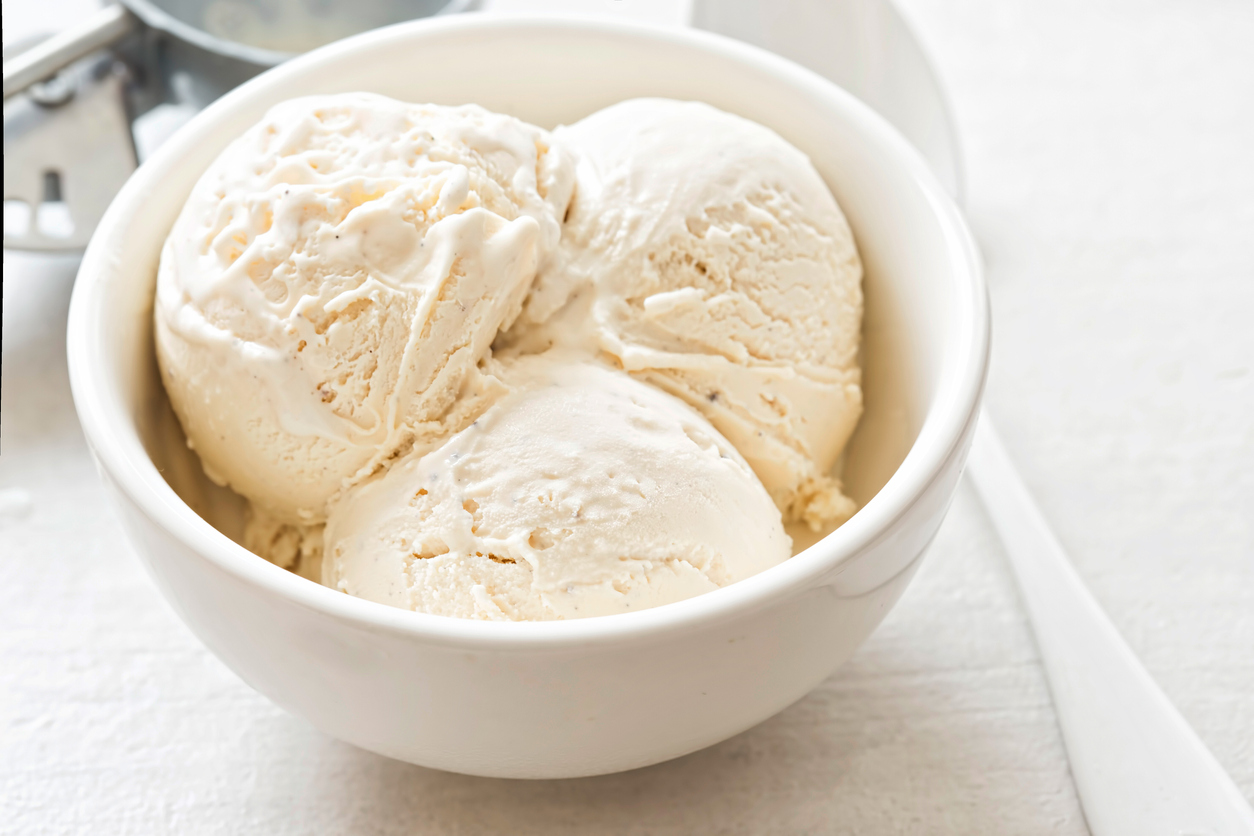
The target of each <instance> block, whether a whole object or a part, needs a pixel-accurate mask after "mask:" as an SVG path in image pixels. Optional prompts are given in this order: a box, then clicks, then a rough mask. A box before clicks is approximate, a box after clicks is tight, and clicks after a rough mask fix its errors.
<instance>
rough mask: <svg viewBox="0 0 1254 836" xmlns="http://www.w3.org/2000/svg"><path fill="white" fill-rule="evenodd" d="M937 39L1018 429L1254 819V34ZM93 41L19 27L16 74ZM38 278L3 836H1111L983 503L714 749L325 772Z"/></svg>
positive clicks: (14, 313) (3, 697) (1052, 23)
mask: <svg viewBox="0 0 1254 836" xmlns="http://www.w3.org/2000/svg"><path fill="white" fill-rule="evenodd" d="M904 5H905V8H906V11H907V12H908V13H909V15H910V16H911V17H912V18H913V19H914V21H915V22H916V23H917V24H918V28H919V30H920V34H921V35H922V37H923V39H924V40H925V41H926V43H927V44H928V46H929V47H930V48H931V50H932V51H933V53H934V55H935V57H936V59H937V63H938V65H939V69H940V71H941V73H942V75H943V76H944V77H945V79H946V82H947V84H948V86H949V89H950V92H951V94H952V97H953V101H954V104H955V107H956V110H957V116H958V121H959V127H960V129H961V132H962V135H963V140H964V144H965V146H966V158H967V167H968V182H969V192H968V194H969V199H968V203H969V209H970V216H971V221H972V225H973V227H974V229H975V231H976V234H977V236H978V238H979V240H980V243H981V245H982V246H983V248H984V252H985V255H986V257H987V261H988V267H989V279H990V284H991V286H992V293H993V302H994V309H995V316H996V320H995V322H996V326H995V344H996V347H995V351H994V371H993V378H992V383H991V389H990V409H991V411H992V413H993V414H994V415H996V416H997V418H998V419H999V424H1000V428H1001V430H1002V433H1003V435H1004V436H1005V438H1006V442H1007V444H1008V446H1009V447H1010V449H1011V451H1012V453H1013V454H1014V455H1015V456H1016V458H1017V459H1018V462H1019V464H1020V466H1021V468H1022V471H1023V473H1024V475H1025V477H1026V479H1027V481H1028V483H1029V485H1030V487H1031V488H1032V490H1033V491H1034V492H1035V494H1036V496H1037V497H1038V499H1039V501H1040V503H1041V505H1042V507H1043V509H1044V511H1045V513H1046V515H1047V516H1048V517H1049V519H1050V520H1051V521H1052V523H1053V524H1054V526H1055V528H1056V530H1057V531H1058V533H1059V535H1060V537H1061V539H1062V541H1063V542H1064V543H1065V544H1066V545H1067V546H1068V548H1069V549H1070V551H1071V553H1072V555H1073V557H1074V559H1075V562H1076V564H1077V566H1078V567H1079V569H1080V572H1081V574H1082V575H1083V576H1084V577H1085V579H1086V580H1088V582H1089V583H1090V584H1091V585H1092V587H1093V589H1094V591H1095V593H1096V594H1097V597H1098V598H1099V600H1100V601H1101V602H1102V603H1103V604H1104V605H1105V606H1106V607H1107V609H1108V610H1109V612H1110V614H1111V616H1112V618H1113V619H1114V621H1115V623H1116V624H1117V626H1118V627H1119V629H1120V630H1121V631H1122V632H1123V634H1124V635H1125V636H1126V637H1127V639H1128V641H1129V642H1130V643H1131V644H1132V646H1133V648H1134V649H1135V650H1136V651H1137V653H1138V654H1140V656H1141V658H1142V659H1143V660H1144V661H1145V663H1146V665H1147V666H1148V667H1149V669H1150V671H1151V673H1152V674H1153V675H1154V676H1155V677H1156V678H1157V679H1158V681H1159V682H1160V683H1161V684H1162V685H1163V687H1164V688H1165V690H1166V691H1167V693H1168V695H1169V696H1170V697H1171V698H1172V699H1173V700H1174V701H1175V703H1176V704H1177V705H1178V706H1179V707H1180V709H1181V711H1182V712H1183V713H1184V715H1185V716H1186V718H1188V720H1189V721H1190V722H1191V723H1192V724H1193V725H1194V727H1195V728H1196V729H1197V730H1198V732H1199V733H1200V734H1201V736H1202V738H1203V739H1204V740H1205V741H1206V743H1207V744H1208V745H1209V746H1210V747H1211V749H1212V751H1214V753H1215V754H1216V756H1217V757H1218V758H1219V760H1220V762H1221V763H1222V764H1223V765H1224V766H1225V767H1226V768H1227V769H1228V770H1229V771H1230V773H1231V774H1232V775H1233V777H1234V778H1235V780H1236V782H1237V784H1238V786H1240V787H1241V788H1242V790H1243V791H1244V792H1245V794H1246V796H1247V797H1250V796H1254V697H1251V694H1254V150H1252V149H1254V58H1251V54H1252V53H1251V51H1250V44H1251V43H1254V4H1251V3H1249V2H1248V1H1247V0H1196V2H1181V0H1119V1H1118V2H1116V1H1115V0H1105V1H1104V2H1100V3H1099V2H1091V0H1059V1H1058V2H1053V3H1047V4H1043V3H1034V2H1030V0H1013V2H1011V1H1010V0H958V1H957V2H953V1H948V2H947V1H946V0H907V2H905V3H904ZM91 6H92V2H91V0H6V2H5V3H4V18H5V19H4V24H5V26H4V29H5V39H6V40H11V39H13V38H15V37H18V36H20V35H21V34H22V33H23V32H25V31H30V30H31V29H36V28H53V27H56V26H57V25H59V24H63V23H64V22H65V21H67V20H70V19H73V18H74V17H75V16H77V15H78V14H80V13H81V12H82V11H83V10H86V9H89V8H90V7H91ZM4 258H5V277H4V348H3V407H2V409H3V416H2V420H3V453H2V455H0V578H2V579H3V581H2V582H0V832H12V833H22V834H28V833H45V832H46V833H123V832H129V833H165V832H168V833H179V834H199V833H222V834H228V833H240V832H264V833H272V834H288V833H291V834H297V833H349V832H354V833H465V834H477V833H487V832H497V831H500V832H510V833H519V834H530V833H536V834H540V833H545V834H550V833H591V832H597V833H600V832H606V833H608V832H614V833H640V834H643V833H654V834H672V833H674V834H681V833H685V834H686V833H694V832H699V833H876V834H891V833H920V832H928V833H943V834H964V835H967V834H1019V833H1023V834H1036V833H1063V834H1072V833H1084V832H1085V827H1084V822H1083V818H1082V817H1081V814H1080V812H1079V808H1078V807H1077V804H1076V799H1075V793H1074V790H1073V788H1072V784H1071V779H1070V776H1069V774H1068V771H1067V766H1066V761H1065V758H1064V754H1063V750H1062V747H1061V743H1060V740H1059V736H1058V732H1057V729H1056V726H1055V723H1054V718H1053V714H1052V712H1051V709H1050V704H1049V697H1048V693H1047V691H1046V688H1045V683H1044V681H1043V678H1042V674H1041V670H1040V667H1039V665H1038V663H1037V656H1036V651H1035V649H1034V647H1033V645H1032V642H1031V638H1030V635H1029V633H1028V631H1027V628H1026V626H1025V623H1024V619H1023V615H1022V612H1021V609H1020V606H1019V604H1018V601H1017V600H1016V598H1015V594H1014V590H1013V586H1012V585H1011V582H1010V580H1009V578H1008V576H1007V572H1006V570H1005V568H1004V567H1003V565H1002V562H1001V561H1002V558H1001V555H1000V554H999V549H1000V547H999V545H998V544H997V542H996V541H995V539H994V537H993V535H992V533H991V529H990V528H989V525H988V522H987V520H986V519H985V518H984V516H983V513H982V510H981V509H980V507H979V505H978V503H977V501H976V500H975V499H974V497H973V495H972V494H971V492H970V491H969V490H968V489H966V488H965V487H964V488H963V490H962V491H961V492H960V493H959V496H958V498H957V501H956V502H955V505H954V508H953V511H952V513H951V514H950V517H949V519H948V521H947V522H946V524H945V527H944V528H943V530H942V532H941V535H940V537H939V538H938V539H937V542H936V545H935V548H934V549H933V553H932V554H931V555H930V557H929V558H928V560H927V562H926V563H925V565H924V568H923V570H922V572H921V573H920V575H919V577H918V579H917V580H916V581H915V583H914V585H913V586H912V587H911V589H910V590H909V592H908V593H907V594H906V596H905V598H904V599H903V600H902V602H901V603H900V604H899V605H898V607H897V608H896V610H894V612H893V613H892V614H891V615H890V616H889V618H888V620H887V621H886V622H885V623H884V625H883V626H882V627H881V628H880V630H879V631H878V632H877V633H876V634H875V635H874V637H873V638H872V639H871V640H870V641H869V642H868V643H867V644H866V646H865V647H864V648H863V649H861V650H860V651H859V652H858V654H857V655H856V656H855V657H854V659H853V660H852V661H851V662H850V663H849V664H848V665H846V666H845V667H844V668H843V669H842V670H841V671H840V672H839V673H837V674H836V675H835V676H833V677H832V678H831V679H829V680H828V681H827V682H825V683H824V684H823V685H822V686H820V687H819V688H818V689H817V690H816V691H815V692H814V693H812V694H811V695H810V696H809V697H807V698H806V699H804V700H802V701H801V702H800V703H798V704H797V705H795V706H793V707H792V708H790V709H788V710H787V711H785V712H783V713H782V714H780V715H779V716H777V717H776V718H774V719H772V720H770V721H768V722H766V723H764V724H762V725H761V726H759V727H758V728H756V729H753V730H751V731H749V732H746V733H745V734H743V735H741V736H739V737H737V738H735V739H733V740H730V741H728V742H726V743H724V744H721V745H719V746H715V747H713V748H712V749H709V750H706V751H704V752H700V753H697V754H695V755H691V756H688V757H686V758H682V759H680V760H678V761H674V762H672V763H668V764H663V765H661V766H657V767H652V768H649V769H643V770H639V771H636V772H632V773H628V774H624V775H617V776H609V777H603V778H592V779H583V780H575V781H552V782H539V783H524V782H509V781H497V780H483V779H475V778H466V777H461V776H455V775H447V774H441V773H437V772H431V771H427V770H423V769H419V768H416V767H411V766H407V765H405V764H400V763H396V762H392V761H388V760H384V759H382V758H379V757H376V756H373V755H369V754H366V753H364V752H360V751H357V750H355V749H353V748H351V747H349V746H346V745H343V744H340V743H337V742H335V741H333V740H330V739H327V738H325V737H323V736H322V735H320V734H319V733H317V732H315V731H313V730H312V729H310V728H308V727H306V726H305V725H304V724H303V723H302V722H300V721H298V720H296V719H293V718H291V717H289V716H286V715H285V714H283V713H281V712H280V711H279V710H278V709H276V708H274V707H272V706H271V705H269V704H268V703H267V702H266V701H265V700H263V699H262V698H261V697H259V696H257V695H256V694H254V693H252V692H251V691H250V690H249V689H248V688H247V687H245V686H244V685H243V684H242V683H240V682H239V681H238V680H237V679H236V678H235V677H234V676H233V675H232V674H231V673H229V672H228V671H227V670H226V669H225V668H224V667H223V666H222V665H221V664H219V663H218V662H217V661H216V660H215V659H213V658H212V657H210V656H209V655H208V653H207V652H206V651H205V650H203V649H202V648H201V647H200V646H199V644H197V642H196V641H195V640H194V639H193V638H192V637H191V635H190V634H189V633H188V632H187V630H186V629H185V628H184V627H183V626H182V625H181V624H180V623H179V621H178V620H177V618H175V617H174V615H173V614H172V613H171V612H170V611H169V610H168V609H167V608H166V607H165V605H164V604H163V603H162V601H161V600H160V599H159V597H158V595H157V593H156V591H155V590H154V589H153V588H152V587H151V586H150V585H149V583H148V582H147V579H146V578H145V577H144V576H143V574H142V572H141V570H140V567H139V565H138V562H137V561H136V560H135V559H134V557H133V556H132V554H131V552H130V548H129V546H128V545H127V543H126V541H125V539H124V538H123V535H122V532H121V530H120V528H119V527H118V525H117V523H116V522H115V520H114V518H113V516H112V513H111V509H110V508H109V507H108V506H107V505H106V504H105V501H104V496H103V493H102V491H101V489H100V487H99V485H98V484H97V480H96V476H95V473H94V471H93V469H92V466H91V463H90V461H89V459H88V457H87V453H86V449H85V447H84V444H83V440H82V437H81V434H80V431H79V428H78V424H77V421H76V419H75V417H74V412H73V408H72V405H71V402H70V394H69V387H68V384H67V380H66V372H65V357H64V349H63V345H64V321H65V313H66V305H67V300H68V297H69V292H70V288H71V285H72V281H73V272H74V268H75V263H74V262H73V261H72V260H69V259H33V258H30V257H23V256H19V255H15V254H12V253H5V257H4ZM27 498H29V501H27Z"/></svg>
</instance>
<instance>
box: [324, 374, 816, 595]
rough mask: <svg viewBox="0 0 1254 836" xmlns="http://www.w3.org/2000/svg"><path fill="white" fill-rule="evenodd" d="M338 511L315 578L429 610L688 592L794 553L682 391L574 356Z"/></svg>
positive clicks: (734, 458)
mask: <svg viewBox="0 0 1254 836" xmlns="http://www.w3.org/2000/svg"><path fill="white" fill-rule="evenodd" d="M502 379H503V380H505V381H506V383H507V385H508V386H509V387H510V390H511V391H510V393H509V394H508V395H506V396H505V397H504V398H502V399H501V400H499V401H497V402H496V403H495V404H494V405H493V406H492V407H491V408H490V409H489V410H488V411H487V412H485V413H484V414H483V415H482V416H480V417H479V419H478V420H477V421H476V422H474V423H473V424H471V425H470V426H469V427H467V428H466V429H464V430H462V431H461V432H459V433H457V434H456V435H454V436H452V437H451V438H450V439H448V441H447V442H446V443H444V444H443V445H442V446H440V447H438V448H436V449H433V450H431V451H429V452H427V453H425V454H414V455H411V456H410V457H408V458H406V459H404V460H402V461H399V462H397V463H395V464H394V465H393V466H392V467H391V468H390V469H389V470H388V471H387V473H386V474H384V475H382V476H378V477H375V478H374V479H372V480H371V481H368V482H365V483H363V484H361V485H359V486H357V487H356V488H354V489H353V490H352V491H351V492H349V493H348V494H346V495H345V497H344V498H343V499H342V500H340V501H338V502H337V503H336V504H335V505H333V507H332V511H331V513H330V516H329V518H328V521H327V527H326V535H325V552H324V558H323V567H322V582H323V583H324V584H326V585H328V586H331V587H333V588H337V589H340V590H342V591H344V592H348V593H350V594H352V595H356V596H359V597H362V598H366V599H369V600H372V601H377V602H380V603H385V604H391V605H394V606H398V607H403V608H406V609H411V610H417V611H420V612H426V613H433V614H437V615H446V616H457V617H464V618H479V619H510V620H545V619H561V618H582V617H587V616H596V615H608V614H612V613H621V612H629V611H634V610H638V609H644V608H646V607H654V606H659V605H661V604H666V603H670V602H673V601H679V600H683V599H685V598H690V597H692V596H695V595H699V594H701V593H703V592H707V591H709V590H713V589H716V588H718V587H722V586H726V585H727V584H729V583H732V582H734V581H738V580H741V579H742V578H745V577H748V576H750V575H753V574H756V573H757V572H760V571H762V570H763V569H766V568H768V567H770V566H773V565H775V564H777V563H780V562H781V561H783V560H785V559H787V558H788V556H789V553H790V546H791V542H790V540H789V538H788V535H787V534H785V533H784V529H783V524H782V522H781V520H780V514H779V511H778V510H777V509H776V508H775V506H774V504H773V503H772V501H771V498H770V496H768V495H767V493H766V491H765V489H764V488H763V487H762V485H761V483H760V482H759V481H758V479H757V477H756V476H754V474H753V471H752V470H751V469H750V468H749V466H748V465H747V464H746V462H745V461H744V459H743V458H741V456H740V455H739V454H738V453H737V452H736V450H735V449H734V448H733V447H732V446H731V445H730V444H729V443H728V442H727V440H726V439H724V438H723V437H722V436H721V435H720V434H719V433H718V432H717V431H716V430H715V429H714V428H713V427H711V426H710V424H709V422H707V421H706V420H705V419H704V418H702V417H701V416H700V415H699V414H698V413H696V412H695V411H693V410H692V409H690V408H689V407H688V406H686V405H685V404H683V403H682V402H680V401H679V400H677V399H676V398H674V397H672V396H670V395H668V394H666V393H664V392H661V391H659V390H658V389H655V388H653V387H651V386H648V385H646V384H644V383H641V382H640V381H637V380H635V379H633V378H632V377H630V376H629V375H626V374H624V373H623V372H621V371H617V370H612V369H609V368H607V367H604V366H600V365H597V364H595V363H591V362H585V361H580V360H579V359H578V358H575V359H571V358H559V359H557V360H555V359H553V358H552V357H551V356H550V355H548V354H541V355H533V356H529V357H523V358H521V359H519V360H518V361H517V362H515V363H513V364H511V365H510V366H509V367H508V368H506V369H505V370H504V372H503V373H502Z"/></svg>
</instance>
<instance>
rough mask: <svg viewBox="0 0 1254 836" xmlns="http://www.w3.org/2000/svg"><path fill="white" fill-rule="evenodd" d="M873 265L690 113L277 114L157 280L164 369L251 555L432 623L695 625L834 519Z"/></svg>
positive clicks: (236, 158)
mask: <svg viewBox="0 0 1254 836" xmlns="http://www.w3.org/2000/svg"><path fill="white" fill-rule="evenodd" d="M861 316H862V294H861V264H860V262H859V259H858V254H857V250H856V248H855V247H854V242H853V237H852V234H851V232H850V229H849V226H848V224H847V223H846V222H845V219H844V216H843V215H842V213H841V211H840V208H839V207H838V206H837V204H836V201H835V199H834V198H833V197H832V194H831V193H830V192H829V191H828V189H827V186H826V185H825V184H824V183H823V181H822V179H821V178H820V177H819V175H818V173H817V172H816V171H815V169H814V168H813V166H812V165H811V164H810V162H809V160H808V159H807V158H806V156H805V155H804V154H803V153H801V152H800V151H799V150H797V149H796V148H794V147H793V146H791V145H789V144H788V143H787V142H786V141H785V140H783V139H782V138H780V137H779V136H778V135H776V134H775V133H773V132H771V131H770V130H768V129H767V128H765V127H763V126H761V125H758V124H756V123H753V122H749V121H747V120H744V119H741V118H739V117H737V116H733V115H731V114H728V113H724V112H722V111H719V110H716V109H714V108H712V107H709V106H707V105H703V104H697V103H691V102H678V101H671V100H661V99H642V100H634V101H628V102H623V103H621V104H618V105H614V106H612V107H609V108H606V109H605V110H602V111H599V112H597V113H594V114H592V115H591V116H589V117H587V118H586V119H584V120H582V121H580V122H578V123H576V124H575V125H572V126H570V127H566V128H559V129H558V130H556V131H554V132H553V133H552V134H550V133H548V132H546V131H544V130H542V129H540V128H537V127H535V126H532V125H528V124H526V123H523V122H520V121H519V120H517V119H514V118H512V117H509V116H504V115H500V114H495V113H491V112H488V111H486V110H484V109H482V108H480V107H477V106H474V105H466V106H461V107H444V106H436V105H417V104H407V103H403V102H398V101H394V100H392V99H387V98H384V97H381V96H377V95H371V94H364V93H359V94H344V95H333V96H318V97H309V98H304V99H294V100H291V101H287V102H284V103H282V104H279V105H277V106H276V107H274V108H273V109H272V110H271V111H270V112H269V113H268V114H267V115H266V117H265V118H264V119H263V120H262V121H261V122H259V123H258V124H257V125H255V126H254V127H252V128H251V129H249V130H248V131H247V132H246V133H245V134H244V135H243V136H241V137H240V138H239V139H237V140H236V141H235V142H233V143H231V144H230V145H229V146H228V147H227V148H226V149H225V150H224V151H223V152H222V154H221V155H220V156H219V157H218V159H217V160H216V161H215V162H214V163H213V164H212V165H211V166H210V168H209V169H208V171H206V172H205V174H204V175H203V176H202V177H201V178H200V180H199V181H198V182H197V184H196V185H195V187H194V188H193V189H192V193H191V195H190V196H189V198H188V200H187V203H186V205H185V206H184V209H183V211H182V212H181V213H180V215H179V216H178V218H177V219H176V220H175V221H174V225H173V228H172V230H171V232H170V234H169V237H168V239H167V241H166V244H165V248H164V250H163V251H162V258H161V263H160V267H159V271H158V276H157V294H156V304H155V311H154V323H155V341H156V351H157V359H158V364H159V366H160V369H161V375H162V380H163V382H164V384H165V388H166V391H167V393H168V394H169V397H170V401H171V404H172V406H173V407H174V411H175V413H176V415H177V416H178V419H179V422H180V424H181V425H182V427H183V429H184V432H185V434H186V437H187V441H188V445H189V446H191V447H192V448H193V449H195V450H196V452H197V453H198V454H199V456H200V459H201V462H202V464H203V466H204V470H205V473H206V474H207V475H208V476H209V478H210V479H211V480H213V481H214V482H216V483H218V484H220V485H227V486H229V487H231V488H232V489H234V490H235V491H236V492H238V493H239V494H241V495H243V496H244V497H246V498H247V499H248V500H249V513H248V517H247V524H246V525H245V527H244V530H243V535H242V542H243V545H244V546H245V547H246V548H248V549H249V550H251V551H253V552H255V553H256V554H259V555H261V556H263V557H265V558H266V559H267V560H270V561H271V562H273V563H275V564H277V565H279V566H281V567H283V568H286V569H289V570H290V571H292V572H295V573H297V574H299V575H301V576H303V577H305V578H308V579H310V580H313V581H317V582H320V583H322V584H324V585H326V586H329V587H331V588H333V589H338V590H340V591H343V592H346V593H349V594H351V595H354V596H357V597H360V598H365V599H368V600H371V601H375V602H379V603H383V604H389V605H392V606H396V607H401V608H404V609H409V610H415V611H419V612H424V613H429V614H435V615H444V616H454V617H461V618H475V619H489V620H510V621H518V620H551V619H570V618H584V617H589V616H598V615H609V614H614V613H625V612H633V611H636V610H641V609H646V608H649V607H655V606H659V605H662V604H667V603H671V602H675V601H680V600H684V599H686V598H691V597H693V596H695V595H700V594H702V593H704V592H708V591H711V590H715V589H718V588H720V587H724V586H727V585H728V584H731V583H735V582H736V581H739V580H742V579H744V578H747V577H750V576H752V575H754V574H757V573H758V572H761V571H764V570H765V569H768V568H770V567H771V566H774V565H776V564H779V563H781V562H782V561H784V560H786V559H787V558H788V557H789V555H790V554H791V549H792V541H791V539H790V538H789V536H788V534H787V533H786V529H785V526H786V524H789V523H797V522H800V523H805V524H808V525H809V526H811V527H812V528H814V529H816V530H818V529H820V528H822V527H827V526H832V525H834V524H837V523H839V522H841V521H843V520H844V519H845V518H846V517H848V516H849V515H850V514H852V513H853V510H854V506H853V503H852V501H850V500H849V499H848V498H847V497H846V496H845V495H844V494H843V493H842V491H841V486H840V482H839V481H838V479H837V478H836V477H835V476H834V475H833V469H834V466H835V464H836V462H837V460H838V458H839V455H840V453H841V450H842V449H843V447H844V445H845V443H846V441H847V440H848V438H849V435H850V433H851V432H852V431H853V427H854V425H855V424H856V422H857V420H858V417H859V414H860V412H861V405H862V400H861V398H862V395H861V388H860V370H859V365H858V345H859V331H860V326H861Z"/></svg>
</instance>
